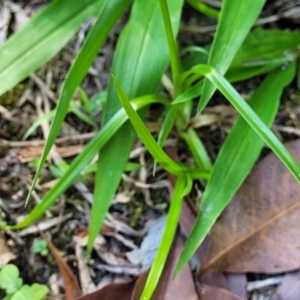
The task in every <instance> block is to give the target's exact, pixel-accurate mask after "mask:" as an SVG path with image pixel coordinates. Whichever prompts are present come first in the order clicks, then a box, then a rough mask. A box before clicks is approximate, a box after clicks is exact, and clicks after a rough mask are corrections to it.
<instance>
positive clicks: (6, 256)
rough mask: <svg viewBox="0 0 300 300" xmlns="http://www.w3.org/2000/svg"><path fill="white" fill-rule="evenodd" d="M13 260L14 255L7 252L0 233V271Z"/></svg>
mask: <svg viewBox="0 0 300 300" xmlns="http://www.w3.org/2000/svg"><path fill="white" fill-rule="evenodd" d="M15 258H16V257H15V255H14V254H13V253H12V252H11V251H10V250H9V248H8V247H7V245H6V240H5V237H4V234H3V232H2V231H0V269H1V268H3V267H4V266H5V265H7V263H8V262H10V261H11V260H13V259H15Z"/></svg>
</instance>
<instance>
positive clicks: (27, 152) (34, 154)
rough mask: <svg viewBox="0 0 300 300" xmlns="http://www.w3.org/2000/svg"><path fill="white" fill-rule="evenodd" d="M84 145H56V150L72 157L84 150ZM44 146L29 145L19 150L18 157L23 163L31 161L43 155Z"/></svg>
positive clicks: (61, 154) (63, 155) (62, 155)
mask: <svg viewBox="0 0 300 300" xmlns="http://www.w3.org/2000/svg"><path fill="white" fill-rule="evenodd" d="M82 149H83V146H82V145H70V146H64V147H58V146H56V151H57V152H58V153H59V155H60V156H61V157H71V156H75V155H77V154H78V153H80V152H82ZM43 150H44V146H27V147H23V148H20V149H19V150H18V159H19V161H20V162H21V163H26V162H30V161H31V160H32V159H33V158H39V157H41V155H42V153H43Z"/></svg>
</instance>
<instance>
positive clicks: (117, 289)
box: [76, 280, 135, 300]
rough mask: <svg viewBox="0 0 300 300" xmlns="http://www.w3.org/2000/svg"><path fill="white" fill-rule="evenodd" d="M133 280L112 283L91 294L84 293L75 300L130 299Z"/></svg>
mask: <svg viewBox="0 0 300 300" xmlns="http://www.w3.org/2000/svg"><path fill="white" fill-rule="evenodd" d="M134 284H135V280H133V281H130V282H125V283H112V284H110V285H107V286H106V287H104V288H103V289H101V290H98V291H96V292H94V293H92V294H88V295H84V296H81V297H79V298H77V299H76V300H119V299H120V300H130V299H131V298H130V297H131V294H132V290H133V287H134Z"/></svg>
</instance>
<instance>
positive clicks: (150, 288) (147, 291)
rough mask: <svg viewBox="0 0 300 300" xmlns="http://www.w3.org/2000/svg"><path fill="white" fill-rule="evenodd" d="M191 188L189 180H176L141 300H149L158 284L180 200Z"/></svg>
mask: <svg viewBox="0 0 300 300" xmlns="http://www.w3.org/2000/svg"><path fill="white" fill-rule="evenodd" d="M191 188H192V180H191V179H190V178H188V177H186V176H180V177H178V178H177V180H176V183H175V187H174V191H173V195H172V199H171V204H170V209H169V212H168V217H167V222H166V226H165V230H164V233H163V237H162V240H161V243H160V245H159V248H158V250H157V253H156V255H155V258H154V261H153V264H152V267H151V269H150V273H149V275H148V278H147V282H146V285H145V288H144V290H143V293H142V295H141V297H140V299H142V300H148V299H151V296H152V294H153V292H154V290H155V287H156V286H157V284H158V281H159V279H160V276H161V274H162V272H163V269H164V265H165V263H166V260H167V257H168V254H169V252H170V249H171V245H172V242H173V239H174V236H175V232H176V229H177V224H178V220H179V216H180V211H181V206H182V199H183V197H184V196H186V195H187V194H188V193H189V192H190V190H191Z"/></svg>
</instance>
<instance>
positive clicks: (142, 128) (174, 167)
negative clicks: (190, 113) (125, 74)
mask: <svg viewBox="0 0 300 300" xmlns="http://www.w3.org/2000/svg"><path fill="white" fill-rule="evenodd" d="M112 76H113V75H112ZM113 80H114V83H115V85H116V88H117V93H118V96H119V98H120V101H121V102H122V105H123V107H124V109H125V111H126V113H127V115H128V117H129V119H130V121H131V123H132V125H133V127H134V128H135V130H136V132H137V134H138V135H139V137H140V139H141V140H142V142H143V143H144V145H145V147H146V148H147V150H148V151H149V152H150V153H151V155H152V156H153V157H154V158H155V160H156V161H157V162H158V163H159V164H161V166H162V167H163V168H165V169H166V170H167V171H168V172H170V173H171V174H174V175H175V174H176V175H182V174H183V173H184V172H185V171H186V168H184V167H183V166H181V165H179V164H178V163H177V162H175V161H173V160H172V159H171V158H170V157H169V156H168V155H167V154H166V153H165V152H164V151H163V149H162V148H161V147H160V146H159V145H158V144H157V143H156V141H155V139H154V138H153V136H152V135H151V133H150V131H149V130H148V129H147V127H146V125H145V124H144V123H143V121H142V120H141V118H140V117H139V115H138V114H137V113H136V112H135V111H134V109H133V108H132V106H131V104H130V101H129V99H128V97H127V96H126V94H125V93H124V91H123V89H122V88H121V86H120V84H119V83H118V81H117V79H116V78H115V77H114V76H113Z"/></svg>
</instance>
